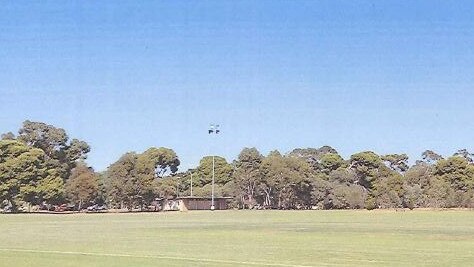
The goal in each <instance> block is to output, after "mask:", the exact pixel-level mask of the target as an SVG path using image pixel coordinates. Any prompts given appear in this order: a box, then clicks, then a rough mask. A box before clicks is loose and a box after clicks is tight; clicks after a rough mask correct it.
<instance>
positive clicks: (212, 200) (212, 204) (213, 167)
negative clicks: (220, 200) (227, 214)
mask: <svg viewBox="0 0 474 267" xmlns="http://www.w3.org/2000/svg"><path fill="white" fill-rule="evenodd" d="M214 158H215V157H214V153H213V154H212V197H211V210H214V208H215V207H214V173H215V171H214V170H215V159H214Z"/></svg>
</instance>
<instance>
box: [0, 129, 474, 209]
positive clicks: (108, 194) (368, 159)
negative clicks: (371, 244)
mask: <svg viewBox="0 0 474 267" xmlns="http://www.w3.org/2000/svg"><path fill="white" fill-rule="evenodd" d="M89 150H90V149H89V146H88V145H87V143H85V142H83V141H80V140H77V139H72V140H71V141H69V137H68V136H67V134H66V132H65V131H64V130H63V129H60V128H56V127H54V126H52V125H47V124H44V123H40V122H31V121H25V122H24V124H23V127H22V128H21V129H20V130H19V132H18V135H17V136H15V135H14V134H12V133H7V134H4V135H2V140H0V201H1V204H2V206H9V207H10V208H11V209H12V210H13V211H17V210H18V208H19V207H20V206H23V207H25V206H26V207H31V206H34V205H36V206H38V205H42V206H45V205H46V206H47V205H53V204H64V203H68V204H70V205H73V206H74V207H75V208H76V209H78V210H80V209H82V208H85V207H87V206H90V205H93V204H101V205H102V204H104V203H105V204H107V205H108V206H109V207H115V208H127V209H129V210H132V209H137V208H139V209H144V208H147V207H149V206H150V205H153V203H154V202H155V201H156V199H157V198H174V197H177V196H189V195H191V190H192V195H193V196H210V195H211V191H212V165H213V157H212V156H206V157H204V158H202V159H201V161H200V163H199V166H197V168H195V169H189V170H186V171H183V172H178V167H179V165H180V161H179V158H178V156H177V155H176V153H175V152H174V151H173V150H172V149H169V148H163V147H160V148H155V147H152V148H149V149H148V150H146V151H144V152H143V153H136V152H127V153H125V154H124V155H123V156H122V157H120V158H119V159H118V160H117V161H116V162H115V163H113V164H111V165H110V166H109V167H108V168H107V170H106V171H105V172H103V173H96V172H95V171H94V170H93V169H92V168H90V167H88V166H87V165H86V163H85V162H84V159H86V156H87V153H88V152H89ZM472 157H473V155H472V154H471V153H470V152H468V151H467V150H466V149H461V150H459V151H457V152H456V153H454V154H453V155H452V156H451V157H448V158H446V159H444V158H443V157H442V156H441V155H439V154H437V153H435V152H434V151H432V150H426V151H425V152H423V153H422V155H421V159H420V160H417V161H416V163H415V164H413V165H412V166H410V165H409V161H408V160H409V159H408V156H407V155H405V154H388V155H378V154H376V153H374V152H372V151H364V152H360V153H356V154H354V155H352V156H350V157H349V158H348V159H344V158H343V157H342V156H341V155H339V154H338V152H337V151H336V150H335V149H334V148H332V147H329V146H323V147H321V148H318V149H316V148H305V149H301V148H298V149H294V150H293V151H291V152H289V153H287V154H281V153H280V152H278V151H272V152H270V153H269V154H268V155H266V156H264V155H262V154H261V153H260V152H259V151H258V150H257V149H256V148H244V149H243V150H242V151H241V152H240V154H239V155H238V157H237V159H235V160H234V161H233V162H227V161H226V159H225V158H222V157H219V156H216V157H215V158H214V173H215V177H214V178H215V179H214V180H215V185H214V191H215V195H216V196H230V197H233V200H232V201H231V203H230V204H231V205H233V206H234V207H237V208H265V209H363V208H365V209H375V208H410V209H412V208H418V207H430V208H451V207H468V208H472V207H474V163H473V159H472ZM191 180H192V182H191ZM191 184H192V188H191Z"/></svg>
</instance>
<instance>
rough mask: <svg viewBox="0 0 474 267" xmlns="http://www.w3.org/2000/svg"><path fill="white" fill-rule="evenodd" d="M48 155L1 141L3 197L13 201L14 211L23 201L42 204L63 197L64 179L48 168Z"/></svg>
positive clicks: (1, 195)
mask: <svg viewBox="0 0 474 267" xmlns="http://www.w3.org/2000/svg"><path fill="white" fill-rule="evenodd" d="M45 157H46V156H45V153H44V152H43V150H41V149H36V148H31V147H28V146H26V145H25V144H23V143H21V142H18V141H15V140H0V200H1V201H3V200H6V201H8V202H10V203H11V205H12V207H13V210H14V211H15V210H16V208H17V206H18V204H19V203H20V202H21V201H24V202H27V203H29V204H39V203H40V202H41V201H44V200H47V201H55V200H57V199H58V198H60V197H61V196H62V193H63V183H62V179H61V178H60V177H59V176H58V175H57V173H56V172H55V170H54V169H49V168H48V166H47V164H46V161H45Z"/></svg>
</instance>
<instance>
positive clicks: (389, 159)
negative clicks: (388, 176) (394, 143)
mask: <svg viewBox="0 0 474 267" xmlns="http://www.w3.org/2000/svg"><path fill="white" fill-rule="evenodd" d="M382 160H383V161H384V162H385V163H386V164H387V166H388V167H389V168H390V169H392V170H394V171H396V172H400V173H404V172H406V171H407V170H408V168H409V167H410V166H408V156H407V155H406V154H388V155H385V156H382Z"/></svg>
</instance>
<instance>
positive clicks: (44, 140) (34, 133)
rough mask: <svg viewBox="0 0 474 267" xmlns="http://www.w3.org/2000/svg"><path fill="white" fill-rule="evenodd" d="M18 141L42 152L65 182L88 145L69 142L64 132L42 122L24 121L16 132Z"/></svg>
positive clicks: (81, 142)
mask: <svg viewBox="0 0 474 267" xmlns="http://www.w3.org/2000/svg"><path fill="white" fill-rule="evenodd" d="M17 139H18V140H20V141H22V142H24V143H25V144H26V145H28V146H31V147H35V148H39V149H41V150H43V151H44V153H45V155H46V159H47V160H48V164H50V165H51V166H52V167H54V168H55V169H56V170H57V171H58V174H59V175H60V176H61V177H62V178H63V180H64V181H65V180H67V178H68V177H69V175H70V171H71V170H72V169H73V168H74V167H75V164H76V162H77V160H80V159H85V158H86V155H87V153H88V152H89V151H90V147H89V145H88V144H87V143H86V142H84V141H80V140H77V139H73V140H72V141H71V142H69V137H68V136H67V134H66V131H65V130H64V129H61V128H56V127H54V126H52V125H48V124H45V123H42V122H32V121H29V120H27V121H25V122H24V123H23V126H22V128H20V130H19V131H18V137H17Z"/></svg>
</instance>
